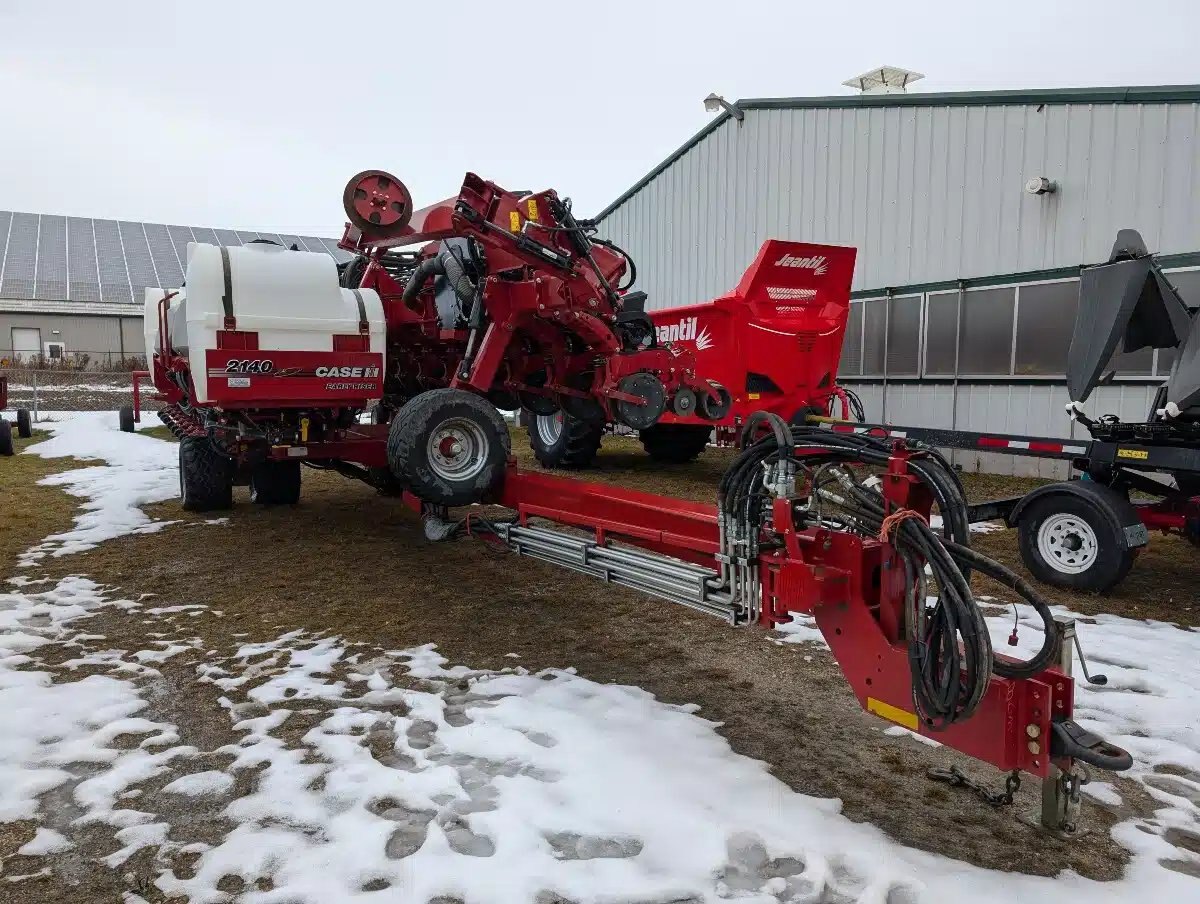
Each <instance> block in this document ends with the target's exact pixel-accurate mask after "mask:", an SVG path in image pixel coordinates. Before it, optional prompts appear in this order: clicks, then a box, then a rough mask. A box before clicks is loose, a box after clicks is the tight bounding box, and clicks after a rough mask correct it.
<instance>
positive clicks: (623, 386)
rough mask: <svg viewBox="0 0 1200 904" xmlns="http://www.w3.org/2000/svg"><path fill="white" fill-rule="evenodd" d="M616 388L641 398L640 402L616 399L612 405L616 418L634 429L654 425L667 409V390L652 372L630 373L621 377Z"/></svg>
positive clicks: (643, 428) (642, 428)
mask: <svg viewBox="0 0 1200 904" xmlns="http://www.w3.org/2000/svg"><path fill="white" fill-rule="evenodd" d="M617 388H618V389H619V390H621V392H627V393H629V394H630V395H634V396H638V397H639V398H641V399H642V403H641V404H638V403H636V402H627V401H625V400H624V399H618V400H617V403H616V405H614V406H613V407H614V408H615V409H616V412H617V418H618V420H620V421H621V423H623V424H627V425H629V426H630V427H632V428H633V429H634V430H645V429H646V428H647V427H650V426H652V425H654V424H655V423H657V422H658V419H659V418H660V417H662V413H663V412H664V411H666V410H667V391H666V390H665V389H664V388H663V385H662V381H661V380H659V379H658V377H656V376H654V374H648V373H636V374H630V375H629V376H627V377H623V378H622V379H621V382H620V383H618V384H617Z"/></svg>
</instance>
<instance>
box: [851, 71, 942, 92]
mask: <svg viewBox="0 0 1200 904" xmlns="http://www.w3.org/2000/svg"><path fill="white" fill-rule="evenodd" d="M923 78H925V76H924V75H922V74H921V73H919V72H913V71H911V70H909V69H899V68H897V67H896V66H880V67H879V68H878V69H872V70H871V71H870V72H864V73H863V74H862V75H856V76H854V78H852V79H847V80H846V81H844V82H842V84H843V85H845V86H846V87H847V88H857V89H858V90H859V91H861V92H862V93H863V94H907V93H908V86H909V85H911V84H912V83H913V82H915V81H917V80H918V79H923Z"/></svg>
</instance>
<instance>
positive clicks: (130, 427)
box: [117, 405, 137, 433]
mask: <svg viewBox="0 0 1200 904" xmlns="http://www.w3.org/2000/svg"><path fill="white" fill-rule="evenodd" d="M117 421H118V423H120V425H121V432H122V433H133V432H134V430H136V429H137V428H136V427H134V420H133V407H132V406H131V405H126V406H125V407H123V408H120V409H118V411H117Z"/></svg>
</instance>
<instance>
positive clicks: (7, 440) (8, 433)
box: [0, 417, 14, 455]
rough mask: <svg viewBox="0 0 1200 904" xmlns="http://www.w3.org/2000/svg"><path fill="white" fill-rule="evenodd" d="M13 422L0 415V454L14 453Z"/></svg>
mask: <svg viewBox="0 0 1200 904" xmlns="http://www.w3.org/2000/svg"><path fill="white" fill-rule="evenodd" d="M13 451H14V450H13V438H12V424H10V423H9V422H8V421H6V420H5V419H4V418H2V417H0V455H12V454H13Z"/></svg>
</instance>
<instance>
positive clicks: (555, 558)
mask: <svg viewBox="0 0 1200 904" xmlns="http://www.w3.org/2000/svg"><path fill="white" fill-rule="evenodd" d="M496 527H497V530H498V531H499V533H500V536H501V538H502V539H503V540H504V541H505V542H506V543H507V544H508V546H509V548H510V549H512V551H513V552H515V553H516V554H517V555H521V556H529V557H530V558H533V559H541V560H542V561H543V562H550V563H551V564H553V565H559V566H561V567H563V568H570V569H572V570H573V571H578V572H582V573H583V574H590V575H592V576H593V577H597V578H600V579H601V580H602V581H605V582H607V583H611V584H619V585H621V586H622V587H630V588H632V589H634V590H640V591H642V592H643V593H648V594H650V595H651V596H657V597H659V598H660V599H665V600H669V601H670V602H672V603H678V604H680V605H681V606H687V607H688V608H689V609H694V610H696V611H697V612H705V613H707V614H709V615H716V616H718V617H719V618H722V619H724V620H725V621H727V622H729V623H730V624H731V625H737V624H741V623H743V622H744V621H745V620H746V613H745V611H744V610H743V607H742V606H740V605H738V604H736V603H735V602H734V601H733V598H732V594H731V593H730V591H729V589H728V588H724V587H722V586H721V579H720V575H718V573H717V572H716V571H714V570H713V569H711V568H704V567H702V566H700V565H693V564H692V563H690V562H684V561H682V560H680V559H674V558H671V557H670V556H664V555H659V554H658V553H652V552H646V551H645V550H641V549H634V548H629V547H613V546H609V545H607V544H604V545H601V544H599V543H597V542H596V541H595V540H594V539H592V538H590V537H580V536H577V535H574V534H568V533H565V532H563V531H560V530H554V529H551V528H544V527H525V526H521V525H519V524H498V525H496Z"/></svg>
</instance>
